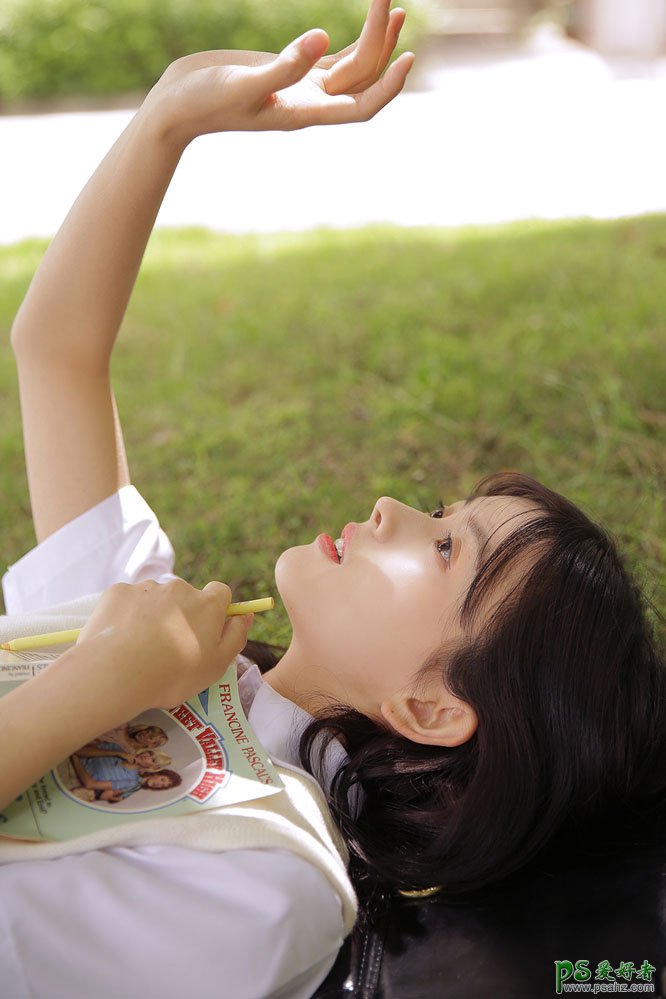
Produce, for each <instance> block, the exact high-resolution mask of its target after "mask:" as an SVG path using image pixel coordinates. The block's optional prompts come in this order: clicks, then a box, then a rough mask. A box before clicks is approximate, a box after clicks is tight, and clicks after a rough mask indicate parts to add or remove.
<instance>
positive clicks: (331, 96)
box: [141, 0, 414, 145]
mask: <svg viewBox="0 0 666 999" xmlns="http://www.w3.org/2000/svg"><path fill="white" fill-rule="evenodd" d="M390 5H391V0H371V3H370V8H369V11H368V15H367V18H366V21H365V24H364V26H363V30H362V32H361V35H360V37H359V38H358V39H357V41H356V42H354V43H353V44H352V45H350V46H348V47H347V48H345V49H343V50H342V51H341V52H338V53H336V54H335V55H331V56H325V55H324V53H325V52H326V49H327V48H328V45H329V39H328V35H327V34H326V32H325V31H323V30H321V29H320V28H314V29H312V30H311V31H307V32H306V33H305V34H304V35H301V37H300V38H297V39H296V40H295V41H293V42H291V43H290V44H289V45H288V46H287V47H286V48H285V49H284V50H283V51H282V52H281V53H280V54H279V55H274V54H272V53H268V52H250V51H241V50H234V49H219V50H218V49H216V50H211V51H209V52H196V53H194V54H193V55H188V56H184V57H182V58H181V59H177V60H175V62H173V63H171V65H170V66H169V67H168V68H167V69H166V71H165V72H164V74H163V75H162V77H161V78H160V79H159V81H158V82H157V83H156V84H155V86H154V87H153V89H152V90H151V91H150V93H149V94H148V96H147V98H146V100H145V102H144V105H143V106H142V109H141V111H142V112H143V113H144V114H151V115H157V120H158V121H159V123H160V127H161V131H162V133H163V134H164V135H165V136H166V137H168V138H169V139H171V140H172V141H173V142H174V143H175V144H179V145H187V143H188V142H190V141H191V140H192V139H194V138H195V137H196V136H197V135H204V134H206V133H209V132H226V131H263V130H276V129H277V130H281V131H291V130H294V129H299V128H306V127H308V126H310V125H334V124H343V123H347V122H355V121H368V120H369V119H370V118H372V117H373V116H374V115H375V114H377V112H378V111H380V110H381V109H382V108H383V107H385V106H386V105H387V104H388V103H389V102H390V101H392V100H393V98H394V97H396V96H397V94H399V93H400V91H401V90H402V88H403V86H404V83H405V79H406V77H407V74H408V72H409V70H410V69H411V67H412V64H413V62H414V55H413V54H412V53H411V52H405V53H404V54H403V55H401V56H400V57H399V58H398V59H396V61H395V62H394V63H393V64H392V65H391V66H390V67H389V68H388V70H387V71H386V73H384V70H385V69H386V67H387V65H388V63H389V61H390V58H391V55H392V53H393V51H394V49H395V46H396V44H397V41H398V37H399V35H400V31H401V29H402V26H403V24H404V21H405V12H404V11H403V10H402V9H400V8H396V9H395V10H390ZM382 74H383V75H382Z"/></svg>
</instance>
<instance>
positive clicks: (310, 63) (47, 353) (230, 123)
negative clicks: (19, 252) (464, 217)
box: [11, 0, 413, 541]
mask: <svg viewBox="0 0 666 999" xmlns="http://www.w3.org/2000/svg"><path fill="white" fill-rule="evenodd" d="M390 5H391V0H371V3H370V7H369V10H368V15H367V18H366V21H365V24H364V26H363V30H362V33H361V36H360V38H359V39H358V41H357V42H355V43H354V44H353V45H350V46H349V47H348V48H347V49H344V50H343V51H342V52H339V53H337V54H336V55H332V56H324V53H325V52H326V49H327V48H328V38H327V36H326V34H325V32H323V31H321V30H320V29H315V30H313V31H310V32H306V34H305V35H303V36H302V37H301V38H299V39H297V40H296V41H294V42H292V43H291V44H290V45H288V46H287V47H286V48H285V49H284V50H283V52H281V53H280V54H279V55H278V56H275V55H273V54H271V53H265V52H244V51H239V52H236V51H230V50H224V49H214V50H211V51H209V52H200V53H195V54H194V55H191V56H185V57H183V58H182V59H177V60H176V61H175V62H174V63H172V64H171V65H170V66H169V67H168V68H167V70H166V71H165V73H164V74H163V76H162V77H161V78H160V80H159V81H158V82H157V83H156V85H155V86H154V87H153V89H152V90H151V91H150V93H149V94H148V97H147V98H146V100H145V101H144V103H143V104H142V106H141V108H140V109H139V111H138V112H137V114H136V115H135V117H134V118H133V119H132V121H131V122H130V123H129V125H128V126H127V128H126V129H125V131H124V132H123V133H122V135H121V136H120V138H119V139H118V140H117V142H116V143H115V145H114V146H113V148H112V149H111V150H110V152H109V153H108V154H107V156H106V157H105V159H104V160H103V161H102V163H101V164H100V166H99V167H98V168H97V170H96V171H95V173H94V174H93V176H92V178H91V179H90V181H89V182H88V184H87V185H86V186H85V188H84V189H83V191H82V192H81V194H80V195H79V197H78V199H77V200H76V202H75V203H74V206H73V207H72V209H71V211H70V212H69V214H68V216H67V218H66V219H65V221H64V222H63V224H62V226H61V228H60V230H59V232H58V234H57V235H56V237H55V239H54V240H53V242H52V243H51V245H50V246H49V248H48V250H47V252H46V254H45V256H44V258H43V260H42V262H41V264H40V266H39V268H38V270H37V273H36V274H35V277H34V278H33V281H32V284H31V285H30V288H29V289H28V292H27V294H26V297H25V300H24V302H23V304H22V305H21V308H20V309H19V311H18V314H17V316H16V318H15V320H14V324H13V327H12V334H11V338H12V346H13V349H14V354H15V356H16V360H17V365H18V373H19V390H20V398H21V411H22V419H23V436H24V444H25V457H26V466H27V473H28V485H29V489H30V501H31V505H32V514H33V520H34V524H35V533H36V536H37V540H38V541H42V540H43V539H44V538H46V537H48V535H49V534H52V533H53V532H54V531H56V530H57V529H58V528H59V527H61V526H62V525H64V524H66V523H68V522H69V521H70V520H72V519H74V518H75V517H76V516H78V515H79V514H81V513H83V512H84V511H85V510H88V509H90V507H92V506H94V505H96V504H97V503H98V502H100V501H101V500H103V499H105V498H106V497H107V496H109V495H111V494H113V493H114V492H115V491H116V490H117V489H119V488H120V487H121V486H123V485H126V484H128V483H129V481H130V478H129V471H128V468H127V461H126V458H125V451H124V446H123V441H122V434H121V431H120V422H119V419H118V414H117V410H116V406H115V400H114V398H113V393H112V390H111V384H110V379H109V361H110V357H111V352H112V350H113V345H114V342H115V338H116V335H117V333H118V329H119V326H120V323H121V321H122V318H123V315H124V313H125V310H126V307H127V303H128V300H129V296H130V294H131V291H132V288H133V286H134V282H135V280H136V276H137V272H138V270H139V266H140V263H141V259H142V256H143V253H144V250H145V247H146V243H147V241H148V238H149V236H150V232H151V229H152V227H153V224H154V222H155V218H156V216H157V212H158V210H159V206H160V204H161V202H162V199H163V197H164V194H165V193H166V190H167V187H168V185H169V182H170V180H171V177H172V175H173V173H174V171H175V169H176V166H177V164H178V162H179V160H180V157H181V155H182V152H183V150H184V149H185V147H186V146H187V145H188V143H189V142H191V141H192V140H193V139H194V138H196V136H197V135H203V134H207V133H210V132H221V131H236V130H241V131H263V130H271V129H278V130H283V131H287V130H291V129H297V128H305V127H308V126H310V125H326V124H337V123H346V122H353V121H367V120H368V119H369V118H371V117H373V115H375V114H377V112H378V111H379V110H380V109H381V108H383V107H384V106H385V105H386V104H388V103H389V102H390V101H391V100H393V98H394V97H395V96H396V95H397V94H398V93H399V92H400V90H401V89H402V86H403V84H404V82H405V78H406V76H407V73H408V72H409V69H410V68H411V65H412V61H413V56H412V55H411V54H403V55H402V56H401V57H400V58H399V59H397V60H396V61H395V62H394V63H393V65H392V66H390V68H389V69H388V70H387V72H386V73H385V75H384V76H382V73H383V72H384V69H385V68H386V66H387V65H388V63H389V61H390V58H391V54H392V52H393V50H394V48H395V45H396V43H397V40H398V36H399V34H400V30H401V28H402V24H403V22H404V19H405V13H404V11H403V10H401V9H400V8H397V9H396V10H394V11H391V10H390ZM283 91H284V92H285V94H286V96H283V93H282V92H283Z"/></svg>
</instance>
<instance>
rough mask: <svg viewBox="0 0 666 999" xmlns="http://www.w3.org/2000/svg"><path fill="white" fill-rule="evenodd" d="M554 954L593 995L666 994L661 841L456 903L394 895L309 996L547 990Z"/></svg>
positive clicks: (533, 997) (504, 997) (384, 998)
mask: <svg viewBox="0 0 666 999" xmlns="http://www.w3.org/2000/svg"><path fill="white" fill-rule="evenodd" d="M556 962H560V965H559V966H558V967H559V976H560V979H561V984H562V983H565V984H572V983H582V984H589V985H590V986H591V987H590V989H589V990H586V991H588V992H589V994H591V995H594V994H595V993H594V991H593V988H594V986H595V985H597V984H602V983H610V982H612V981H616V982H617V983H618V984H626V985H627V986H630V985H635V984H639V983H643V984H650V983H651V985H652V986H653V987H654V991H650V992H637V991H634V994H636V995H641V994H642V995H650V996H656V997H661V999H664V997H665V996H666V847H664V846H662V847H660V848H655V847H651V848H647V849H642V850H634V851H633V852H630V853H628V854H625V855H624V856H621V857H618V858H615V859H607V858H606V859H603V860H601V861H599V860H597V861H594V860H590V859H589V858H588V859H586V860H585V861H583V862H581V863H577V864H575V865H570V866H568V867H564V868H562V867H559V868H557V867H555V868H550V869H548V868H543V867H542V868H539V867H537V868H535V870H533V871H531V872H529V873H528V874H526V875H522V876H520V877H519V878H518V879H515V880H514V881H512V882H511V883H508V884H507V885H506V886H505V887H503V888H501V889H499V890H495V891H493V892H489V893H487V894H486V895H485V897H480V898H479V899H478V900H477V901H474V902H469V903H466V904H464V905H462V904H442V903H441V902H437V901H433V900H432V899H427V900H418V901H417V900H409V901H406V900H402V899H400V900H398V899H396V900H395V901H394V902H391V905H390V907H389V909H388V912H387V914H386V916H385V917H384V918H383V919H382V920H381V921H380V922H379V924H378V925H377V926H376V927H375V928H374V929H373V930H372V931H371V932H368V933H365V934H360V933H358V932H357V931H355V932H354V933H353V934H352V935H351V936H350V937H348V938H347V940H346V941H345V945H344V946H343V948H342V950H341V951H340V953H339V955H338V959H337V961H336V963H335V965H334V967H333V968H332V970H331V972H330V974H329V975H328V977H327V979H326V980H325V981H324V982H323V984H322V985H321V986H320V987H319V989H318V990H317V992H316V993H315V996H316V999H349V997H351V996H354V997H358V999H542V997H543V999H550V997H551V996H555V995H557V992H556V972H557V970H558V968H557V967H556ZM564 962H570V964H571V971H569V965H568V964H565V963H564ZM576 962H579V964H578V966H577V965H576ZM603 962H607V965H608V967H607V966H606V964H604V963H603ZM644 962H647V963H648V966H651V967H652V968H653V969H654V971H653V972H652V973H651V974H650V975H649V978H648V977H645V976H647V975H648V974H649V972H648V968H645V965H644ZM629 965H631V966H633V969H634V970H633V971H632V969H631V967H629ZM641 968H644V971H643V976H644V977H637V973H638V972H639V970H640V969H641ZM618 970H619V973H617V972H618ZM622 972H624V973H622ZM576 976H577V977H576ZM586 976H587V977H586ZM567 991H569V990H567ZM627 991H629V989H627ZM561 994H566V993H565V992H564V990H562V992H561ZM596 994H601V995H603V994H604V993H603V992H597V993H596ZM607 994H612V992H611V990H610V989H609V990H608V993H607ZM615 994H618V993H617V992H616V993H615Z"/></svg>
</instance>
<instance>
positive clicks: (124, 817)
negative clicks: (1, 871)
mask: <svg viewBox="0 0 666 999" xmlns="http://www.w3.org/2000/svg"><path fill="white" fill-rule="evenodd" d="M70 647H71V646H64V647H63V646H59V647H58V648H57V650H53V651H52V650H49V649H37V650H34V651H25V652H7V651H5V650H0V697H2V696H4V695H6V694H7V693H9V691H10V690H12V689H14V687H16V686H17V685H18V684H20V683H25V682H26V681H27V680H30V679H31V678H32V677H33V676H35V675H37V673H39V672H40V671H41V670H43V669H47V668H48V666H49V664H50V663H51V662H53V661H54V660H55V659H57V657H58V656H59V655H62V653H63V652H65V651H66V650H67V648H70ZM243 663H245V664H249V661H248V660H247V659H245V658H244V657H243V656H237V657H236V658H235V659H234V661H233V662H232V663H231V664H230V665H229V667H228V668H227V670H226V671H225V673H224V675H223V676H222V677H221V678H220V679H219V680H218V681H217V682H216V683H214V684H212V685H211V686H210V687H208V688H207V689H206V690H204V691H201V692H200V693H199V694H198V695H196V696H195V697H193V698H191V699H189V700H188V701H186V702H184V703H183V704H179V705H176V706H174V707H173V708H171V709H170V710H168V711H166V710H162V709H158V708H155V709H151V710H149V711H144V712H142V714H140V715H138V716H137V717H136V718H133V719H131V720H130V721H128V722H127V723H126V724H124V725H121V726H118V727H116V728H115V729H112V730H110V731H108V732H103V733H100V735H99V736H98V738H97V739H94V740H92V742H90V743H87V744H86V746H82V747H80V748H79V750H78V751H77V752H76V753H73V754H72V755H71V756H70V757H68V758H67V759H66V760H63V761H61V762H60V763H59V764H58V765H57V766H56V767H54V768H53V769H52V770H50V771H49V772H48V773H46V774H44V776H43V777H41V778H40V779H39V780H38V781H36V782H35V783H34V784H33V785H32V786H31V787H30V788H28V790H27V791H25V792H24V793H23V794H21V795H20V796H19V797H18V798H17V799H16V800H15V801H14V802H12V803H11V804H10V805H8V806H6V807H5V809H4V811H3V812H2V813H0V836H2V837H8V838H11V839H22V840H35V841H44V840H66V839H71V838H73V837H76V836H82V835H84V834H85V833H89V832H94V831H96V830H98V829H102V828H107V827H108V826H115V825H119V824H123V823H128V822H137V821H141V820H142V819H146V818H157V817H159V816H160V815H168V816H174V815H184V814H187V813H191V812H199V811H202V810H204V809H211V808H219V807H220V806H223V805H232V804H238V803H239V802H243V801H250V800H254V799H257V798H260V797H264V796H266V795H271V794H275V793H277V792H279V791H280V790H282V788H283V787H284V785H283V783H282V781H281V779H280V776H279V774H278V773H277V771H276V770H275V768H274V767H273V764H272V761H271V760H270V757H269V756H268V754H267V753H266V751H265V750H264V748H263V746H262V745H261V743H260V742H259V740H258V739H257V736H256V734H255V733H254V731H253V730H252V727H251V725H250V723H249V722H248V719H247V717H246V715H245V712H244V710H243V706H242V703H241V698H240V693H239V689H238V676H237V673H238V666H239V665H241V664H243ZM29 723H30V722H29V719H26V725H29Z"/></svg>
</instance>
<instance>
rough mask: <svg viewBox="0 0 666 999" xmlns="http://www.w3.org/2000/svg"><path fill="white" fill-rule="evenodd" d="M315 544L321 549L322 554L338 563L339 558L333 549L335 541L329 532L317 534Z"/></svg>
mask: <svg viewBox="0 0 666 999" xmlns="http://www.w3.org/2000/svg"><path fill="white" fill-rule="evenodd" d="M317 544H318V545H319V547H320V548H321V550H322V551H323V553H324V555H326V556H327V557H328V558H330V559H331V561H332V562H335V564H336V565H340V559H339V558H338V553H337V551H336V550H335V542H334V541H333V538H332V537H331V536H330V534H319V535H317Z"/></svg>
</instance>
